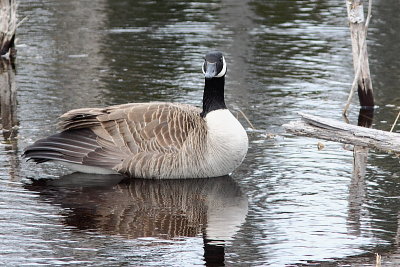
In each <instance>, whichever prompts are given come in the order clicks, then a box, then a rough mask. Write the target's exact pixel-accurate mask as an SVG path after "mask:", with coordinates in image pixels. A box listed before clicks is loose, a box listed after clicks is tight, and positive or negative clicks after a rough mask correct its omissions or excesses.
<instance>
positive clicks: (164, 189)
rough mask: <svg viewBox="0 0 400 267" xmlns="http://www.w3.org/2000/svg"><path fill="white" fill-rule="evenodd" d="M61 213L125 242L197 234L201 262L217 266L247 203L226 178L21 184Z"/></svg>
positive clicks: (74, 177) (82, 178) (73, 178)
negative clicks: (201, 243) (119, 237)
mask: <svg viewBox="0 0 400 267" xmlns="http://www.w3.org/2000/svg"><path fill="white" fill-rule="evenodd" d="M26 187H27V188H28V189H29V190H33V191H38V192H39V193H40V196H41V199H42V200H43V201H46V202H50V203H53V204H57V205H61V207H62V208H64V209H65V210H67V214H66V217H65V223H66V224H67V225H69V226H74V227H76V228H78V229H82V230H95V231H100V232H101V233H103V234H104V233H105V234H110V235H119V236H123V237H125V238H129V239H135V238H140V237H156V238H160V239H174V238H178V237H196V236H200V235H201V236H202V237H203V240H204V259H205V261H206V263H207V264H218V263H220V264H223V262H224V246H225V244H226V243H227V242H229V241H230V240H232V239H233V237H234V235H235V234H236V233H237V231H238V230H239V229H240V226H241V224H242V223H244V221H245V219H246V216H247V212H248V201H247V198H246V196H245V195H244V194H243V193H242V192H241V190H240V188H239V186H238V184H237V183H236V182H235V181H234V180H233V179H232V178H231V177H229V176H224V177H219V178H212V179H206V178H205V179H179V180H147V179H129V180H123V177H122V176H119V175H92V174H82V173H74V174H70V175H66V176H63V177H61V178H60V179H57V180H38V181H33V183H32V184H30V185H26Z"/></svg>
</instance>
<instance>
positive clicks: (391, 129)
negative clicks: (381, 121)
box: [390, 111, 400, 132]
mask: <svg viewBox="0 0 400 267" xmlns="http://www.w3.org/2000/svg"><path fill="white" fill-rule="evenodd" d="M399 117H400V111H399V114H397V117H396V119H395V120H394V122H393V125H392V128H390V132H392V131H393V129H394V127H395V126H396V124H397V121H398V120H399Z"/></svg>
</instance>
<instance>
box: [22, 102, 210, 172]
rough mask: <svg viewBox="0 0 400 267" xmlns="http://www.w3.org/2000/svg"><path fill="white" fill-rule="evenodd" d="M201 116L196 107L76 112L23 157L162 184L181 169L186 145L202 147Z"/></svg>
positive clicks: (125, 107)
mask: <svg viewBox="0 0 400 267" xmlns="http://www.w3.org/2000/svg"><path fill="white" fill-rule="evenodd" d="M199 114H200V110H199V109H198V108H195V107H193V106H189V105H183V104H174V103H157V102H154V103H137V104H125V105H118V106H111V107H108V108H84V109H76V110H72V111H69V112H67V113H65V114H64V115H62V116H61V117H60V123H59V126H60V128H61V130H62V132H60V133H58V134H55V135H52V136H50V137H48V138H45V139H41V140H39V141H37V142H35V143H34V144H33V145H31V146H29V147H28V148H27V149H26V150H25V152H24V156H25V157H27V158H28V159H31V160H33V161H35V162H37V163H41V162H45V161H49V160H58V161H65V162H69V163H74V164H80V165H87V166H94V167H101V168H107V169H113V170H116V171H118V172H121V173H125V174H128V175H130V176H135V177H144V178H156V177H158V178H160V177H161V176H165V173H166V172H167V173H170V174H171V173H173V171H174V170H173V169H174V168H179V167H180V164H182V161H183V159H182V158H183V157H184V156H185V155H187V153H189V152H190V151H189V150H190V149H191V146H189V145H188V142H195V143H197V144H199V143H201V140H199V138H201V136H202V134H204V135H205V133H206V125H205V121H204V120H203V119H202V118H201V117H200V116H199ZM195 125H196V127H195ZM199 136H200V137H199ZM204 138H205V136H204ZM167 176H168V175H167Z"/></svg>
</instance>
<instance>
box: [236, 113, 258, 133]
mask: <svg viewBox="0 0 400 267" xmlns="http://www.w3.org/2000/svg"><path fill="white" fill-rule="evenodd" d="M238 111H239V112H240V114H242V116H243V117H244V118H245V119H246V121H247V123H248V124H249V125H250V127H251V128H252V129H253V130H254V129H256V128H255V127H254V125H253V124H252V123H251V122H250V120H249V119H248V118H247V116H246V114H244V112H243V111H242V110H241V109H240V108H238Z"/></svg>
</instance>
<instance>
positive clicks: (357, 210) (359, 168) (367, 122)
mask: <svg viewBox="0 0 400 267" xmlns="http://www.w3.org/2000/svg"><path fill="white" fill-rule="evenodd" d="M373 117H374V110H373V109H360V112H359V115H358V124H357V125H358V126H362V127H367V128H370V127H371V126H372V121H373ZM368 151H369V149H368V147H363V146H354V150H353V176H352V178H351V183H350V186H349V211H348V218H347V222H348V226H349V228H350V232H351V233H352V234H354V235H356V236H359V235H360V234H361V209H362V205H363V203H364V201H365V193H366V191H365V172H366V169H367V160H368Z"/></svg>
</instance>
